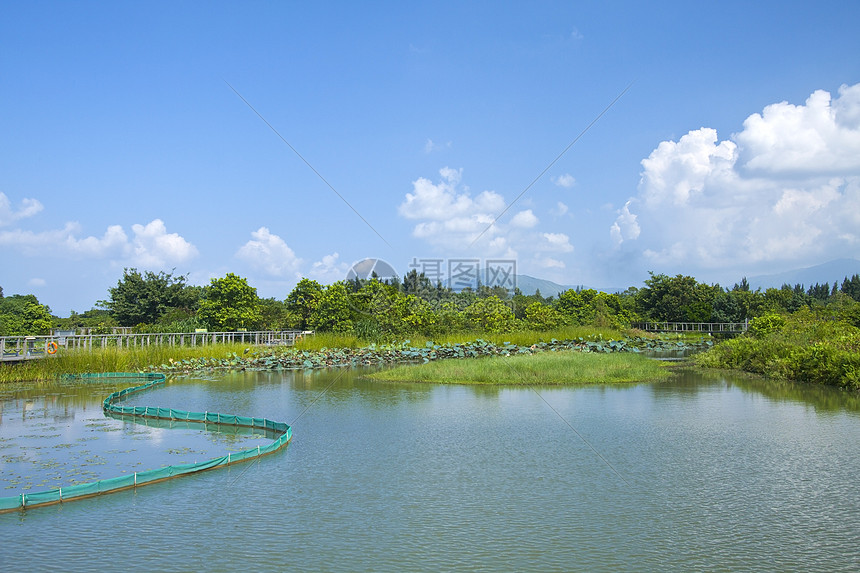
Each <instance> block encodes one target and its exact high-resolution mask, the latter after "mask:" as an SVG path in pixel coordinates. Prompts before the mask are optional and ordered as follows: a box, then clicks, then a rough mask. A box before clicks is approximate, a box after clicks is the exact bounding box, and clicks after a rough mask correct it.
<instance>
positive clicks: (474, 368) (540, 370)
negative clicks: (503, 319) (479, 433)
mask: <svg viewBox="0 0 860 573" xmlns="http://www.w3.org/2000/svg"><path fill="white" fill-rule="evenodd" d="M670 376H672V373H671V371H670V370H668V369H667V368H666V367H665V366H664V365H663V364H662V363H660V362H658V361H656V360H651V359H649V358H646V357H644V356H641V355H639V354H628V353H612V354H594V353H583V352H577V351H560V352H542V353H540V354H533V355H522V356H494V357H489V358H476V359H473V360H440V361H438V362H428V363H427V364H417V365H411V366H400V367H397V368H392V369H390V370H383V371H381V372H375V373H373V374H370V375H369V377H370V378H373V379H375V380H386V381H391V382H424V383H433V384H496V385H517V386H521V385H532V384H535V385H565V384H622V383H634V382H637V383H638V382H653V381H656V380H663V379H666V378H668V377H670Z"/></svg>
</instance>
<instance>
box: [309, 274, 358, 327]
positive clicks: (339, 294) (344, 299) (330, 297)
mask: <svg viewBox="0 0 860 573" xmlns="http://www.w3.org/2000/svg"><path fill="white" fill-rule="evenodd" d="M309 325H310V327H311V328H313V329H314V330H322V331H329V332H349V331H351V330H352V308H351V307H350V304H349V291H348V290H347V287H346V284H345V283H344V282H343V281H338V282H336V283H334V284H331V285H329V286H328V287H326V288H325V290H323V292H322V293H321V294H320V296H319V297H318V298H317V299H316V306H315V308H314V310H313V312H312V313H311V316H310V320H309Z"/></svg>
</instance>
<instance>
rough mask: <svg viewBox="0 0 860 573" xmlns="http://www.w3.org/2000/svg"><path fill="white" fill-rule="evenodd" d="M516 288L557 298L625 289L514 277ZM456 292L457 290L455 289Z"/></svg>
mask: <svg viewBox="0 0 860 573" xmlns="http://www.w3.org/2000/svg"><path fill="white" fill-rule="evenodd" d="M480 276H481V282H482V283H484V284H487V282H486V279H485V275H484V271H483V270H482V271H481V272H480ZM444 283H445V285H446V286H447V285H448V281H444ZM516 286H517V288H518V289H520V291H521V292H522V293H523V294H524V295H532V294H534V293H535V292H537V291H538V290H540V294H541V296H543V297H550V296H553V297H557V296H558V295H560V294H561V293H563V292H564V291H566V290H570V289H574V290H576V289H588V288H593V289H595V290H599V291H604V292H609V293H615V292H622V291H624V290H625V289H623V288H596V287H590V286H586V285H560V284H558V283H556V282H553V281H550V280H547V279H539V278H535V277H531V276H529V275H516ZM455 290H457V289H455Z"/></svg>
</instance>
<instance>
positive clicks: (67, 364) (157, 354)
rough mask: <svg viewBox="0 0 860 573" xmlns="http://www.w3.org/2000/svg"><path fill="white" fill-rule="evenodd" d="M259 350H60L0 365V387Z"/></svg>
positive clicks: (229, 346) (221, 347) (217, 347)
mask: <svg viewBox="0 0 860 573" xmlns="http://www.w3.org/2000/svg"><path fill="white" fill-rule="evenodd" d="M246 349H250V350H249V351H255V350H259V347H253V346H251V347H249V346H248V345H247V344H214V345H207V346H195V347H190V346H146V347H141V348H117V347H115V346H113V347H111V346H109V347H106V348H94V349H72V350H64V349H61V350H60V352H58V353H57V354H56V355H54V356H48V357H45V358H41V359H39V360H29V361H26V362H23V363H14V364H11V363H4V364H2V365H0V383H4V382H20V381H28V380H33V381H39V380H50V379H53V378H56V377H58V376H61V375H63V374H84V373H86V372H140V371H142V370H146V369H148V368H149V367H151V366H154V367H156V368H157V367H158V366H159V365H160V364H166V363H168V362H169V361H170V360H171V359H172V360H183V359H186V358H223V357H225V356H227V355H230V354H232V353H233V352H235V353H236V354H242V353H244V352H245V350H246Z"/></svg>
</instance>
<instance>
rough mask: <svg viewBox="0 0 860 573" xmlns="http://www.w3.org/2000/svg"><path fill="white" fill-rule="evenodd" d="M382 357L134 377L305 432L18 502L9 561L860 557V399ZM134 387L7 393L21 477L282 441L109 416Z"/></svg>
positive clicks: (4, 414)
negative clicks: (379, 364)
mask: <svg viewBox="0 0 860 573" xmlns="http://www.w3.org/2000/svg"><path fill="white" fill-rule="evenodd" d="M362 373H363V372H362V371H360V370H336V371H317V372H234V373H225V374H218V375H210V376H208V377H207V378H206V379H203V378H184V379H173V380H171V381H170V382H168V384H167V385H166V386H165V387H163V388H159V389H157V390H153V391H150V392H146V393H143V394H140V395H136V396H134V397H133V398H132V400H130V401H129V402H128V403H129V404H136V405H153V406H162V407H168V408H175V409H183V410H191V411H201V412H202V411H210V412H213V411H217V412H222V413H227V414H239V415H244V416H256V417H266V418H269V419H272V420H278V421H284V422H287V423H290V424H292V425H293V441H292V443H291V444H290V445H289V446H288V447H287V448H286V449H285V450H282V451H280V452H278V453H275V454H273V455H270V456H266V457H264V458H261V459H259V460H258V461H255V462H251V463H247V464H238V465H234V466H231V467H229V468H226V469H221V470H215V471H211V472H204V473H201V474H196V475H193V476H189V477H184V478H180V479H176V480H170V481H167V482H163V483H160V484H156V485H151V486H147V487H143V488H139V489H137V490H133V491H125V492H120V493H116V494H111V495H105V496H100V497H96V498H91V499H87V500H82V501H76V502H71V503H65V504H61V505H55V506H50V507H44V508H36V509H31V510H27V511H24V512H13V513H7V514H2V515H0V540H2V542H0V570H3V571H10V570H19V569H22V568H26V569H28V570H50V569H57V570H63V571H88V570H92V569H96V568H98V569H103V570H118V569H122V570H125V571H153V570H158V571H184V570H188V569H197V568H204V567H205V568H206V569H207V570H213V571H222V570H223V571H227V570H236V569H239V568H247V567H253V568H254V569H260V570H269V571H283V570H303V571H304V570H324V571H405V570H406V571H439V570H467V571H480V570H541V571H553V570H555V571H601V570H603V571H616V570H672V571H689V570H714V571H716V570H726V571H736V570H750V569H767V570H780V571H790V570H794V571H810V570H820V571H837V570H843V571H853V570H857V569H858V568H860V546H858V544H857V540H858V533H857V532H858V531H860V494H858V490H857V487H856V479H857V478H856V476H857V475H860V413H858V412H860V400H858V398H857V396H855V395H850V394H845V393H841V392H839V391H837V390H833V389H829V388H824V389H822V388H811V387H804V386H797V385H791V384H776V383H770V382H762V381H752V380H747V379H744V378H733V377H725V376H716V375H710V376H705V375H703V374H701V373H685V374H683V375H681V376H679V377H677V378H675V379H673V380H670V381H668V382H664V383H659V384H640V385H631V386H612V387H609V386H597V387H580V388H569V387H568V388H558V387H541V388H536V389H530V388H509V387H473V386H432V385H398V384H388V383H378V382H373V381H370V380H367V379H364V378H362V377H361V375H362ZM115 388H116V386H112V385H105V384H98V385H94V384H92V383H87V384H73V385H68V384H67V385H63V386H50V385H49V386H45V385H39V386H35V387H32V388H21V389H16V390H10V389H6V390H5V391H4V390H2V389H0V485H2V488H4V489H0V496H8V495H15V494H16V493H18V494H20V493H21V492H22V491H38V490H41V489H48V488H51V487H56V485H62V484H63V483H75V480H77V481H89V480H91V479H99V478H103V477H113V476H117V475H121V474H122V473H123V472H128V471H136V470H138V471H139V469H147V468H149V467H160V466H162V465H168V464H177V463H183V462H191V461H202V460H204V459H208V458H209V457H215V456H219V455H223V454H224V453H225V452H226V451H230V450H239V449H245V448H248V447H251V446H252V445H254V444H256V443H258V442H260V443H266V442H268V441H270V438H268V437H266V436H262V435H257V434H253V433H244V434H241V433H228V434H218V433H214V432H206V431H202V430H201V429H200V428H199V427H189V428H182V427H179V428H169V429H168V428H163V427H155V426H145V425H139V424H134V423H132V422H129V421H124V420H114V419H111V418H106V417H104V415H103V414H102V413H101V400H103V399H104V397H105V396H106V395H107V393H109V392H110V391H111V390H113V389H115ZM2 392H5V393H2ZM26 488H29V489H26Z"/></svg>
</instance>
